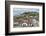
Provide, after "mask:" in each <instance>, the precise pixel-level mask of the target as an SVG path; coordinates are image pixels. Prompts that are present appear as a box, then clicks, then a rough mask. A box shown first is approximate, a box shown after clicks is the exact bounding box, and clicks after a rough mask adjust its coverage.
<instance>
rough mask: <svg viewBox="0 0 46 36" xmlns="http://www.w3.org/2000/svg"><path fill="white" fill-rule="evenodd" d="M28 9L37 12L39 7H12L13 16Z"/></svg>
mask: <svg viewBox="0 0 46 36" xmlns="http://www.w3.org/2000/svg"><path fill="white" fill-rule="evenodd" d="M28 11H32V12H39V9H36V8H13V16H16V15H20V14H22V13H24V12H28Z"/></svg>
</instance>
